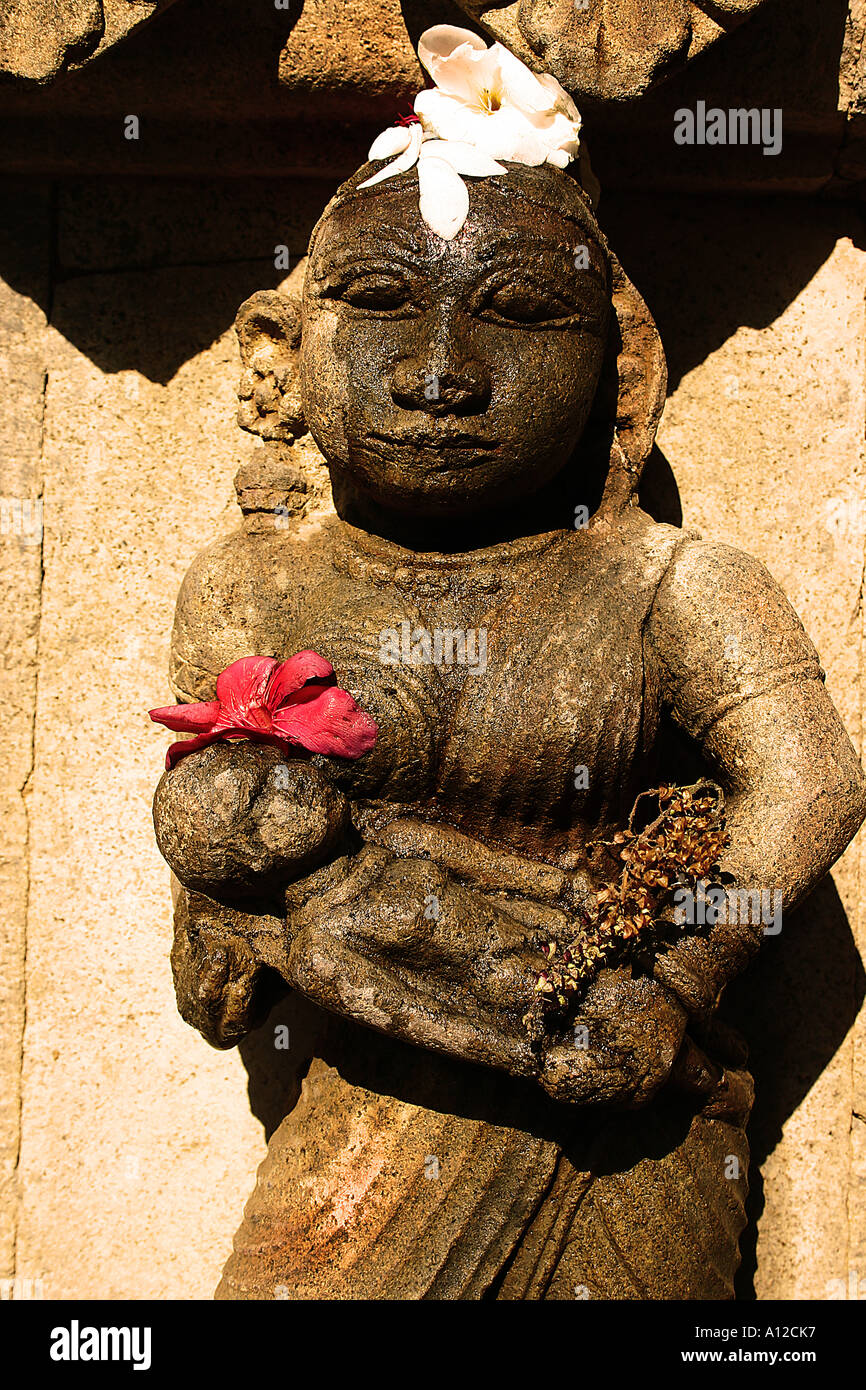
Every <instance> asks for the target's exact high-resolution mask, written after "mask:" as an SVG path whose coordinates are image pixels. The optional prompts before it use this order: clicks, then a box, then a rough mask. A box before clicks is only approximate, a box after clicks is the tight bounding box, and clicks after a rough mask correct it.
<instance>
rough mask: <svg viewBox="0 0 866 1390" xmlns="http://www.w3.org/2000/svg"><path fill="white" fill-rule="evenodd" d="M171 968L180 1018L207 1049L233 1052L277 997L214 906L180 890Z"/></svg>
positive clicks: (247, 947)
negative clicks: (207, 1044)
mask: <svg viewBox="0 0 866 1390" xmlns="http://www.w3.org/2000/svg"><path fill="white" fill-rule="evenodd" d="M171 967H172V972H173V974H174V987H175V993H176V995H177V1006H178V1010H179V1012H180V1015H181V1017H182V1018H183V1019H184V1021H185V1022H186V1023H188V1024H190V1026H191V1027H193V1028H197V1029H198V1031H199V1032H200V1033H201V1035H202V1037H204V1038H205V1039H206V1040H207V1041H208V1042H209V1043H210V1044H211V1046H212V1047H219V1048H227V1047H234V1046H235V1045H236V1044H237V1043H239V1042H240V1041H241V1039H242V1038H244V1037H245V1036H246V1034H247V1033H249V1032H250V1030H251V1029H252V1028H255V1027H256V1026H257V1024H258V1023H260V1022H261V1021H262V1019H263V1018H264V1016H265V1014H266V1013H267V1010H268V1009H269V1008H270V1006H271V1004H272V1003H273V1002H274V999H275V997H276V995H277V991H276V989H275V988H274V981H275V978H276V977H274V976H273V974H272V972H269V971H268V972H266V971H265V970H264V969H263V967H262V965H261V962H260V961H259V960H258V959H257V956H256V952H255V950H254V947H253V946H252V945H251V944H250V942H249V941H248V940H247V939H246V937H245V936H243V935H241V934H240V931H233V930H232V924H231V922H230V921H227V920H226V917H225V913H224V912H223V910H222V909H220V907H219V905H218V904H216V903H212V902H209V901H208V900H207V899H202V898H201V897H200V896H199V895H198V894H188V893H186V892H183V891H182V892H181V896H180V898H179V900H178V904H177V909H176V913H175V932H174V944H173V946H172V951H171ZM266 975H267V977H268V978H267V979H266V978H265V976H266ZM277 983H279V982H277ZM269 986H270V987H269Z"/></svg>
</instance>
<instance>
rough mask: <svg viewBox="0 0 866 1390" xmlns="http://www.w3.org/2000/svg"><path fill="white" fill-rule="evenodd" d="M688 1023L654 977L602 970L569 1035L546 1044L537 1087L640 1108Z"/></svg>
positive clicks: (563, 1096)
mask: <svg viewBox="0 0 866 1390" xmlns="http://www.w3.org/2000/svg"><path fill="white" fill-rule="evenodd" d="M686 1023H687V1015H686V1012H685V1009H684V1008H683V1007H682V1006H681V1004H680V1003H679V1002H678V1001H677V999H676V998H675V997H674V995H673V994H672V993H671V991H670V990H668V989H667V988H666V987H665V986H664V985H662V984H660V983H659V982H658V981H657V980H654V979H652V978H650V977H649V976H646V975H638V976H632V974H631V972H630V971H629V970H627V969H610V970H603V971H602V972H601V973H600V974H599V976H598V978H597V979H596V980H595V981H594V983H593V984H592V985H591V986H590V988H589V990H588V991H587V994H586V996H585V998H584V1000H583V1003H582V1005H581V1008H580V1011H579V1013H578V1014H577V1016H576V1017H575V1019H574V1021H573V1023H572V1025H571V1028H570V1031H569V1035H568V1037H567V1039H566V1040H565V1041H560V1042H557V1043H555V1044H553V1045H551V1046H550V1047H548V1048H546V1049H545V1054H544V1065H543V1069H542V1072H541V1076H540V1078H539V1079H540V1081H541V1084H542V1086H543V1087H544V1089H545V1090H546V1091H547V1092H548V1093H549V1094H550V1095H551V1096H553V1097H554V1099H555V1100H562V1101H571V1102H572V1103H575V1104H584V1105H597V1104H608V1105H626V1106H641V1105H645V1104H646V1103H647V1102H648V1101H649V1100H651V1099H652V1097H653V1096H654V1095H655V1093H656V1092H657V1091H658V1090H659V1089H660V1088H661V1087H662V1086H663V1085H664V1084H665V1082H666V1081H667V1080H668V1078H669V1076H670V1074H671V1071H672V1069H673V1067H674V1063H675V1062H676V1061H677V1057H678V1055H679V1053H680V1049H681V1047H682V1043H683V1037H684V1034H685V1030H686Z"/></svg>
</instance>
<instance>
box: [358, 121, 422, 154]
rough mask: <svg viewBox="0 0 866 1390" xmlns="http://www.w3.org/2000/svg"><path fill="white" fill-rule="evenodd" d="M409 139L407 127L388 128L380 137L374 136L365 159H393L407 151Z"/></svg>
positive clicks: (394, 126) (393, 126)
mask: <svg viewBox="0 0 866 1390" xmlns="http://www.w3.org/2000/svg"><path fill="white" fill-rule="evenodd" d="M411 138H412V137H411V135H410V133H409V127H408V126H407V125H392V126H389V127H388V129H387V130H383V131H382V134H381V135H377V136H376V139H375V140H374V141H373V143H372V145H371V146H370V153H369V154H368V155H367V158H368V159H393V157H394V155H395V154H402V153H403V151H404V150H408V148H409V142H410V140H411Z"/></svg>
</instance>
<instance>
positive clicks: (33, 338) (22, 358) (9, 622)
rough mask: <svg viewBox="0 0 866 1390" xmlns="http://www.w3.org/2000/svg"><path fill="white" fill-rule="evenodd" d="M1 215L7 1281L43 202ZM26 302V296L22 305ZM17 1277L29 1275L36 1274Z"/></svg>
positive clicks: (34, 628) (17, 190)
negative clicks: (7, 273) (7, 268)
mask: <svg viewBox="0 0 866 1390" xmlns="http://www.w3.org/2000/svg"><path fill="white" fill-rule="evenodd" d="M7 194H8V196H7V198H6V199H5V200H4V203H3V209H2V212H0V259H3V260H7V261H8V258H9V257H10V256H14V259H15V263H16V269H17V274H16V281H15V287H14V288H13V287H12V286H11V285H9V284H6V283H3V282H0V381H2V387H3V396H4V400H5V401H6V403H7V407H8V408H7V409H5V410H4V411H3V412H2V415H0V613H2V620H0V621H2V642H0V647H2V651H3V661H2V666H0V705H2V708H3V719H2V721H0V763H2V766H3V769H4V776H3V779H2V785H0V819H2V823H3V844H2V847H0V1277H8V1276H10V1275H12V1274H14V1272H15V1270H14V1268H13V1265H14V1254H15V1241H16V1225H17V1205H18V1174H17V1164H18V1156H19V1145H20V1137H21V1136H20V1123H21V1117H20V1106H21V1088H20V1078H21V1059H22V1049H23V1031H24V1015H25V982H24V962H25V956H26V933H27V927H26V917H27V899H28V880H29V865H28V860H29V854H30V849H31V839H30V819H29V814H28V808H27V789H28V784H29V780H30V776H31V773H32V770H33V721H34V704H35V697H36V683H37V664H38V642H39V606H40V588H41V581H42V467H41V446H42V425H43V400H44V387H45V351H44V335H45V316H44V314H43V312H42V310H41V309H40V308H39V303H38V301H39V300H43V301H44V298H45V292H46V290H47V285H48V256H47V252H48V242H47V236H48V227H49V220H50V211H49V200H48V198H47V196H46V191H45V190H44V189H38V188H34V187H32V186H30V187H28V186H27V185H17V184H15V183H12V184H10V186H9V187H8V189H7ZM31 296H32V297H31ZM18 1272H19V1274H23V1275H26V1276H27V1277H29V1278H34V1277H38V1275H39V1270H38V1269H33V1268H30V1269H27V1270H22V1269H21V1268H20V1266H19V1271H18Z"/></svg>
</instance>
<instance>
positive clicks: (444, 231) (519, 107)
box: [359, 24, 580, 241]
mask: <svg viewBox="0 0 866 1390" xmlns="http://www.w3.org/2000/svg"><path fill="white" fill-rule="evenodd" d="M418 57H419V58H420V59H421V62H422V63H423V65H424V67H425V68H426V69H427V71H428V72H429V74H430V76H431V77H432V78H433V81H434V82H435V83H436V86H435V87H434V88H433V89H432V90H428V91H424V92H419V93H418V96H417V97H416V98H415V114H416V115H417V116H418V118H419V121H420V125H419V124H413V125H410V126H392V127H391V129H390V130H386V131H384V132H383V133H382V134H381V135H380V136H379V137H378V138H377V139H376V140H374V141H373V144H372V145H371V147H370V159H389V158H390V159H392V162H391V163H390V164H388V165H387V166H386V167H385V168H384V169H380V170H379V172H378V173H377V174H374V175H373V177H372V178H369V179H367V180H365V182H364V183H362V184H360V185H359V186H360V187H361V188H367V187H369V186H370V185H371V184H374V183H379V182H381V180H382V179H387V178H391V176H392V175H393V174H401V173H405V172H406V170H408V169H411V168H412V167H413V165H415V164H417V166H418V182H419V186H420V195H421V196H420V209H421V216H422V217H423V219H424V221H425V222H426V223H427V225H428V226H429V227H430V228H431V229H432V230H433V231H434V232H436V233H438V235H439V236H441V237H443V238H444V239H445V240H446V241H450V240H451V238H452V237H454V236H456V235H457V233H458V232H459V230H460V228H461V227H462V226H463V223H464V222H465V221H466V215H467V213H468V211H469V193H468V191H467V188H466V185H465V183H464V182H463V179H462V178H461V177H460V176H461V175H467V176H469V177H472V178H488V177H490V176H491V175H492V174H505V173H507V172H508V171H507V169H505V168H503V166H502V165H501V164H500V163H498V161H499V160H500V159H506V160H510V161H512V162H513V163H516V164H544V163H548V164H554V165H555V166H556V167H557V168H558V169H564V168H565V167H566V165H567V164H568V163H570V161H571V160H572V159H573V158H574V157H575V155H576V154H577V152H578V148H579V145H580V114H579V112H578V110H577V107H576V106H575V104H574V102H573V101H572V99H571V97H570V96H569V95H568V93H567V92H566V91H565V89H564V88H563V87H561V86H560V85H559V83H558V82H557V80H556V78H555V77H553V76H551V74H550V73H544V74H543V75H542V76H540V77H537V76H536V75H535V73H533V72H530V70H529V68H528V67H526V65H525V64H524V63H521V62H520V60H519V58H515V57H514V55H513V53H509V51H508V49H507V48H504V47H503V46H502V44H500V43H494V44H493V45H492V47H490V48H488V47H487V45H486V44H485V42H484V40H483V39H480V38H479V37H478V35H477V34H473V33H472V32H471V31H470V30H469V29H457V28H455V27H454V26H453V25H451V24H437V25H434V27H433V28H432V29H427V30H426V31H425V32H424V33H423V34H422V35H421V39H420V42H419V44H418ZM393 156H396V158H393Z"/></svg>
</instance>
